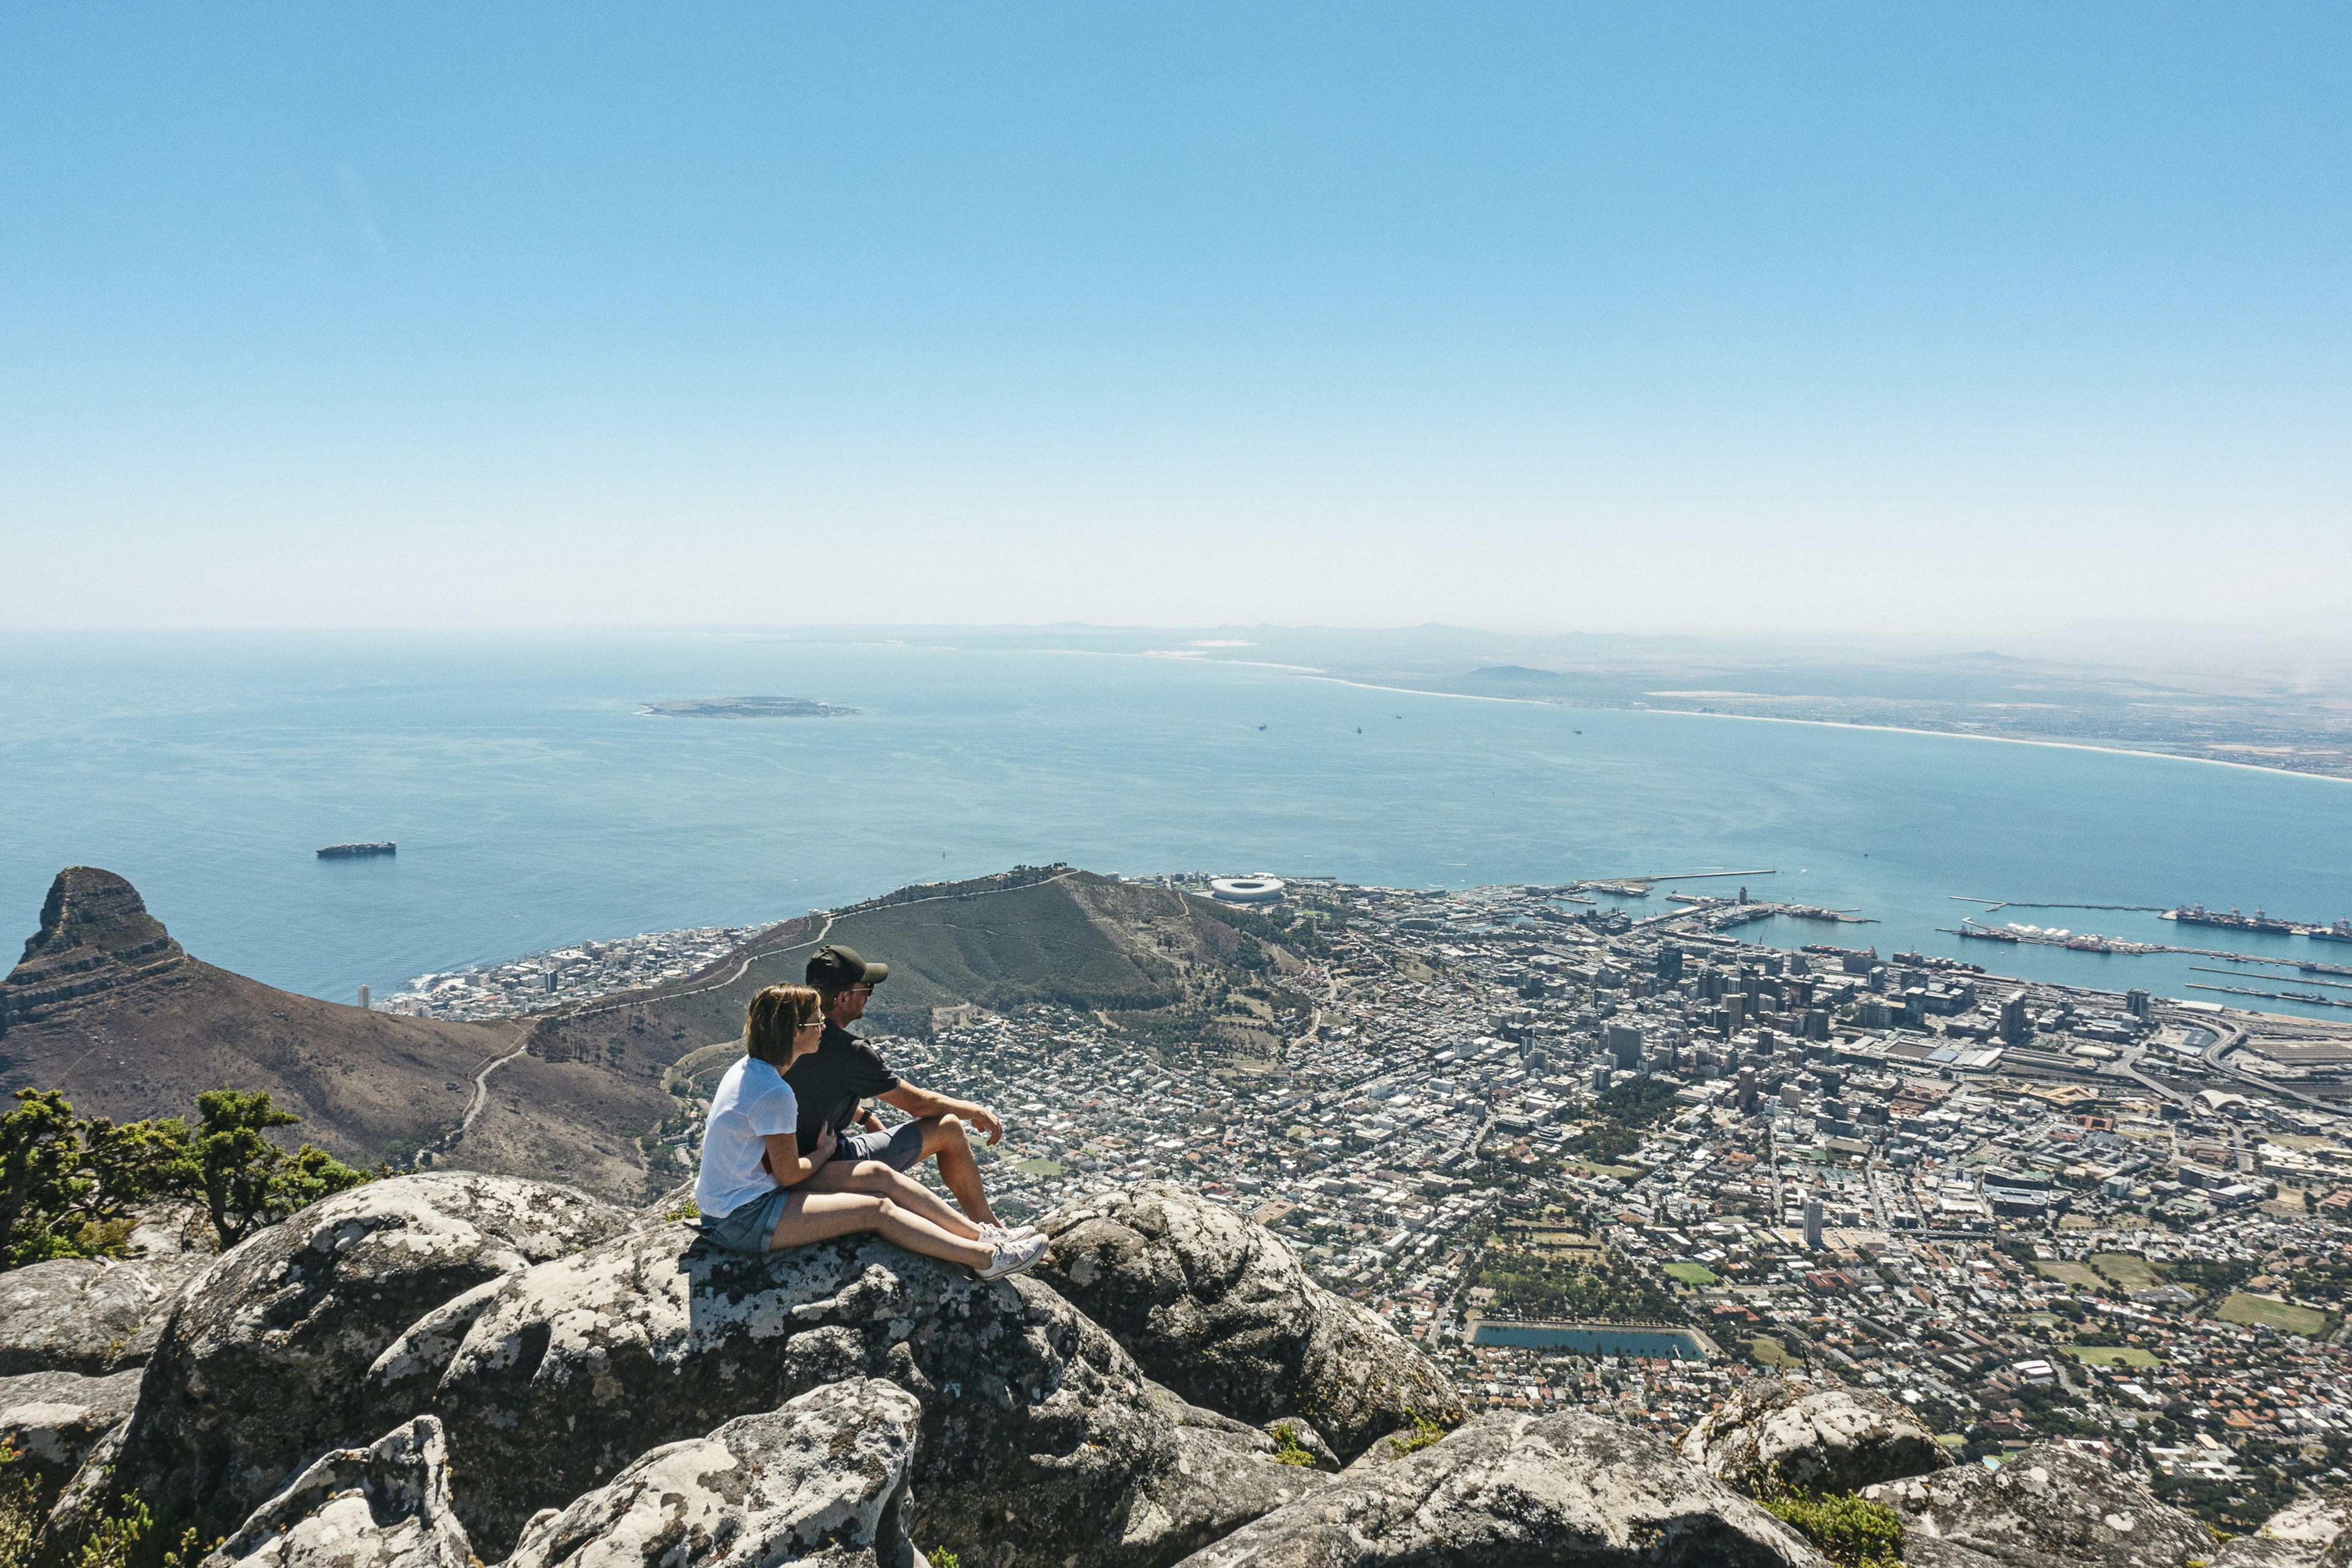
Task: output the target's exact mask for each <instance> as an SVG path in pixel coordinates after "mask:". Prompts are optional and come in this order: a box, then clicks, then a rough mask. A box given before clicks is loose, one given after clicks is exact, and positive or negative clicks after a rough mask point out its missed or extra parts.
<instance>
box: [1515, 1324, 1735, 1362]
mask: <svg viewBox="0 0 2352 1568" xmlns="http://www.w3.org/2000/svg"><path fill="white" fill-rule="evenodd" d="M1470 1342H1471V1343H1472V1344H1474V1345H1510V1346H1513V1347H1515V1348H1517V1349H1519V1350H1539V1351H1569V1352H1573V1353H1575V1354H1577V1355H1590V1356H1604V1355H1613V1356H1646V1357H1652V1358H1654V1359H1657V1360H1662V1361H1705V1360H1706V1350H1707V1347H1706V1343H1705V1342H1704V1341H1703V1340H1702V1339H1701V1337H1700V1336H1699V1335H1697V1334H1696V1333H1691V1332H1688V1331H1684V1330H1681V1329H1621V1328H1616V1327H1613V1326H1612V1325H1610V1324H1608V1323H1480V1324H1479V1325H1478V1327H1477V1330H1476V1331H1475V1332H1474V1333H1473V1334H1472V1335H1471V1336H1470Z"/></svg>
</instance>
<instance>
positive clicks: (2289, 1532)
mask: <svg viewBox="0 0 2352 1568" xmlns="http://www.w3.org/2000/svg"><path fill="white" fill-rule="evenodd" d="M2348 1529H2352V1487H2330V1488H2328V1489H2326V1491H2322V1492H2316V1493H2314V1494H2313V1495H2312V1496H2310V1497H2306V1498H2303V1499H2301V1500H2298V1501H2295V1502H2293V1503H2290V1504H2288V1505H2287V1506H2286V1507H2284V1508H2283V1509H2281V1510H2278V1512H2276V1513H2274V1514H2273V1515H2271V1517H2270V1518H2269V1519H2268V1520H2267V1521H2264V1523H2263V1527H2262V1528H2261V1529H2260V1530H2258V1531H2254V1533H2253V1534H2252V1535H2240V1536H2234V1537H2232V1538H2231V1539H2230V1540H2229V1541H2226V1542H2222V1544H2221V1551H2219V1552H2215V1553H2214V1554H2213V1559H2212V1563H2213V1568H2318V1565H2319V1564H2320V1563H2323V1562H2324V1563H2326V1564H2327V1568H2336V1565H2337V1564H2338V1563H2343V1562H2345V1561H2346V1560H2347V1558H2352V1541H2347V1539H2346V1538H2345V1532H2346V1531H2347V1530H2348Z"/></svg>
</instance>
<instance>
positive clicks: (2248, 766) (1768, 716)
mask: <svg viewBox="0 0 2352 1568" xmlns="http://www.w3.org/2000/svg"><path fill="white" fill-rule="evenodd" d="M1308 679H1313V680H1328V681H1330V682H1331V683H1333V684H1334V685H1337V686H1354V687H1360V688H1361V689H1364V690H1366V691H1393V692H1396V693H1398V694H1399V695H1401V696H1405V697H1450V698H1453V699H1454V700H1458V701H1464V702H1520V703H1525V704H1527V705H1528V707H1531V708H1566V709H1570V710H1576V711H1581V712H1586V713H1661V714H1665V715H1669V716H1671V717H1674V718H1677V719H1737V720H1739V721H1742V722H1745V723H1749V724H1810V725H1811V726H1813V727H1814V728H1816V729H1822V730H1874V731H1878V732H1879V733H1881V734H1886V735H1932V736H1935V737H1937V739H1939V740H1946V741H1990V742H1995V743H1997V744H2000V745H2004V746H2049V747H2052V748H2053V749H2055V750H2058V751H2062V752H2107V753H2109V754H2110V755H2113V756H2118V757H2157V758H2160V759H2162V760H2163V761H2165V762H2168V763H2202V764H2203V765H2205V766H2207V767H2212V768H2242V769H2244V770H2245V771H2246V772H2248V773H2269V774H2271V775H2273V776H2274V777H2281V778H2291V779H2318V780H2320V781H2322V782H2323V783H2326V784H2352V779H2347V778H2346V777H2344V776H2343V775H2342V774H2340V773H2313V772H2311V771H2309V770H2308V769H2304V768H2282V767H2275V766H2273V765H2271V764H2269V763H2236V762H2231V761H2230V760H2229V759H2228V758H2226V757H2193V756H2189V755H2187V754H2186V753H2184V752H2152V751H2149V750H2147V748H2145V747H2141V746H2095V745H2092V744H2091V743H2089V742H2084V741H2046V740H2041V739H2037V738H2035V737H2032V736H2029V735H1981V734H1975V733H1972V732H1970V731H1967V730H1922V729H1919V728H1916V726H1913V725H1907V724H1856V723H1853V722H1851V721H1847V720H1843V719H1790V718H1786V717H1783V716H1781V715H1780V714H1775V713H1717V712H1710V711H1706V710H1702V709H1697V708H1658V707H1654V706H1650V705H1647V704H1645V705H1643V706H1642V707H1639V708H1633V707H1627V706H1622V705H1615V704H1611V705H1605V706H1604V705H1588V704H1583V703H1576V702H1569V701H1564V700H1560V699H1559V698H1554V697H1498V696H1496V695H1495V694H1494V693H1492V692H1488V691H1444V690H1440V689H1437V688H1435V687H1429V686H1383V685H1381V684H1379V683H1377V682H1374V681H1370V680H1350V679H1348V678H1347V677H1346V676H1344V675H1317V676H1310V677H1308Z"/></svg>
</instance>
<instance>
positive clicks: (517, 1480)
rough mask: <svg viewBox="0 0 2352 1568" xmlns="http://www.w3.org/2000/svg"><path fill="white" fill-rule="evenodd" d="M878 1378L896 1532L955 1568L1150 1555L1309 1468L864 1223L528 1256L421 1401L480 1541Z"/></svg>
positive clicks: (1238, 1516) (1118, 1354)
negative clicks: (902, 1528)
mask: <svg viewBox="0 0 2352 1568" xmlns="http://www.w3.org/2000/svg"><path fill="white" fill-rule="evenodd" d="M877 1377H878V1378H882V1379H885V1380H887V1381H888V1382H890V1383H893V1384H897V1385H898V1387H900V1388H902V1389H904V1390H906V1391H907V1392H908V1394H912V1395H914V1397H915V1399H916V1400H917V1402H918V1404H919V1405H920V1407H921V1410H922V1419H921V1436H920V1441H919V1445H918V1449H917V1457H916V1461H915V1474H914V1483H913V1485H914V1498H915V1502H914V1505H913V1518H914V1526H915V1529H916V1531H918V1532H919V1534H920V1535H921V1536H922V1537H923V1538H924V1539H928V1540H932V1541H936V1542H948V1543H951V1544H952V1546H953V1549H954V1550H955V1552H957V1553H958V1555H959V1556H960V1557H961V1560H962V1561H963V1563H965V1564H967V1568H997V1565H1000V1564H1002V1565H1010V1564H1013V1563H1059V1562H1061V1561H1062V1560H1063V1559H1064V1558H1066V1557H1068V1556H1071V1555H1073V1554H1076V1556H1077V1557H1078V1558H1079V1560H1080V1561H1081V1562H1084V1563H1089V1564H1095V1563H1106V1564H1122V1563H1131V1564H1136V1565H1138V1568H1153V1565H1156V1564H1160V1563H1168V1562H1171V1561H1173V1560H1174V1559H1175V1558H1177V1557H1179V1556H1181V1555H1182V1554H1183V1553H1184V1552H1188V1551H1190V1550H1192V1548H1194V1547H1196V1546H1199V1545H1202V1544H1203V1543H1205V1542H1208V1541H1210V1540H1212V1539H1214V1538H1215V1536H1217V1535H1219V1534H1222V1533H1223V1532H1224V1531H1228V1530H1230V1529H1232V1528H1233V1527H1234V1525H1237V1524H1239V1523H1241V1522H1243V1521H1245V1520H1247V1519H1250V1518H1254V1517H1255V1516H1256V1514H1258V1513H1262V1512H1264V1511H1265V1510H1268V1509H1270V1508H1273V1507H1276V1506H1278V1505H1279V1504H1281V1503H1282V1502H1285V1501H1286V1500H1290V1499H1291V1498H1295V1497H1297V1496H1300V1495H1303V1494H1304V1493H1305V1492H1306V1491H1307V1489H1310V1488H1312V1487H1315V1486H1318V1485H1319V1484H1322V1481H1323V1478H1322V1477H1320V1476H1319V1475H1318V1474H1316V1473H1315V1472H1313V1471H1308V1470H1302V1469H1300V1468H1297V1467H1294V1466H1289V1465H1282V1464H1277V1463H1275V1462H1274V1461H1273V1458H1272V1453H1273V1450H1274V1448H1275V1443H1274V1440H1273V1439H1272V1438H1270V1437H1268V1436H1266V1435H1265V1434H1264V1433H1262V1432H1258V1431H1255V1429H1254V1428H1247V1427H1242V1428H1240V1429H1239V1430H1238V1431H1236V1430H1233V1429H1230V1427H1229V1426H1228V1425H1227V1424H1223V1423H1221V1422H1220V1421H1218V1420H1217V1419H1216V1418H1213V1417H1211V1416H1210V1415H1209V1413H1206V1412H1202V1413H1199V1415H1198V1417H1197V1418H1195V1417H1192V1416H1188V1415H1187V1410H1188V1408H1189V1407H1187V1406H1186V1405H1184V1403H1183V1402H1182V1401H1181V1400H1179V1399H1177V1398H1175V1397H1174V1396H1173V1395H1171V1394H1167V1393H1166V1392H1165V1391H1160V1390H1155V1389H1154V1388H1153V1387H1152V1386H1151V1385H1150V1383H1149V1381H1148V1380H1147V1379H1146V1378H1145V1377H1144V1375H1143V1373H1142V1372H1141V1370H1140V1369H1139V1368H1138V1367H1137V1366H1136V1364H1135V1363H1134V1362H1133V1360H1132V1359H1131V1358H1129V1356H1128V1354H1127V1352H1124V1351H1122V1350H1121V1349H1120V1348H1119V1347H1118V1343H1117V1342H1115V1341H1114V1340H1112V1339H1111V1337H1110V1336H1109V1335H1108V1334H1107V1333H1105V1332H1104V1331H1102V1330H1101V1329H1100V1328H1098V1327H1097V1326H1096V1325H1095V1324H1094V1323H1092V1322H1090V1321H1087V1319H1086V1317H1084V1316H1083V1315H1082V1314H1080V1313H1079V1312H1078V1311H1076V1310H1075V1309H1074V1308H1072V1307H1071V1305H1070V1304H1069V1303H1068V1302H1067V1301H1066V1300H1063V1299H1062V1298H1061V1297H1060V1296H1058V1295H1056V1294H1055V1292H1054V1291H1053V1290H1052V1289H1050V1288H1048V1287H1046V1286H1045V1285H1043V1284H1041V1283H1039V1282H1037V1281H1036V1280H1034V1279H1027V1278H1016V1279H1004V1280H998V1281H995V1282H993V1283H989V1282H984V1281H982V1280H980V1279H975V1278H974V1277H973V1276H972V1275H971V1271H970V1270H968V1269H965V1268H959V1267H956V1266H954V1265H950V1264H945V1263H940V1262H937V1261H935V1260H933V1259H930V1258H919V1257H917V1256H915V1255H913V1254H910V1253H908V1252H906V1251H903V1250H901V1249H900V1248H898V1247H895V1246H892V1245H891V1244H889V1243H888V1242H886V1241H883V1240H881V1239H880V1238H879V1237H872V1236H859V1237H844V1238H842V1239H839V1240H836V1241H830V1242H822V1243H818V1244H815V1245H814V1246H809V1247H798V1248H795V1249H793V1250H792V1251H790V1252H787V1253H783V1254H781V1255H777V1256H774V1257H769V1258H755V1257H746V1256H741V1255H737V1254H730V1253H725V1252H720V1251H718V1250H716V1249H713V1248H711V1247H708V1246H706V1245H704V1244H702V1243H701V1242H700V1241H699V1239H698V1236H697V1234H696V1233H695V1232H694V1231H692V1230H690V1229H688V1227H685V1226H667V1227H663V1228H659V1229H654V1230H646V1231H639V1232H635V1233H633V1234H630V1235H625V1236H622V1237H615V1238H614V1239H612V1240H609V1241H606V1242H604V1243H602V1244H600V1245H598V1246H596V1247H591V1248H589V1249H587V1250H586V1251H584V1252H582V1253H580V1254H578V1255H576V1256H573V1257H570V1258H562V1259H559V1260H557V1261H554V1262H551V1263H548V1264H543V1265H541V1266H540V1267H538V1268H532V1269H530V1270H527V1271H525V1272H523V1273H521V1274H518V1275H516V1276H515V1277H513V1278H512V1279H507V1280H504V1281H502V1282H500V1283H499V1286H498V1288H497V1289H495V1290H494V1291H492V1292H491V1293H490V1295H489V1300H488V1301H487V1303H484V1304H483V1305H482V1306H481V1308H480V1310H478V1312H475V1314H474V1315H473V1317H472V1321H471V1322H470V1323H469V1324H468V1326H467V1331H466V1333H465V1335H464V1337H463V1340H462V1342H460V1344H459V1345H458V1347H457V1351H456V1352H455V1353H454V1354H453V1355H451V1356H450V1357H449V1359H448V1363H447V1366H446V1371H445V1372H444V1373H442V1375H441V1377H440V1378H439V1380H438V1383H437V1385H436V1388H435V1391H434V1394H433V1398H432V1408H433V1409H434V1411H435V1412H436V1414H438V1415H440V1416H441V1417H442V1418H443V1420H444V1421H445V1422H446V1425H447V1427H448V1431H449V1442H450V1448H451V1452H452V1455H453V1457H454V1458H455V1461H456V1463H457V1465H458V1467H459V1469H460V1471H461V1473H462V1474H464V1475H465V1477H466V1478H467V1484H466V1486H465V1487H464V1488H463V1489H461V1493H460V1496H459V1500H458V1506H459V1508H460V1510H461V1511H462V1512H463V1513H464V1515H465V1518H466V1521H467V1527H468V1528H469V1529H470V1530H471V1531H472V1532H473V1535H474V1539H475V1541H476V1542H477V1543H478V1545H479V1546H480V1547H481V1548H482V1549H483V1550H484V1551H485V1552H502V1551H504V1550H505V1549H506V1547H507V1545H508V1543H509V1542H512V1541H513V1540H514V1539H515V1538H516V1537H517V1536H518V1535H519V1534H520V1531H521V1530H522V1528H523V1526H524V1524H525V1523H526V1522H527V1521H530V1519H531V1518H532V1516H533V1515H535V1514H536V1513H537V1512H539V1511H540V1510H542V1509H546V1508H562V1507H563V1506H565V1505H567V1504H569V1503H570V1502H571V1501H572V1500H573V1499H574V1498H577V1497H579V1496H580V1495H581V1494H582V1493H583V1492H585V1491H587V1490H589V1489H592V1488H595V1487H599V1486H603V1485H604V1484H605V1483H607V1482H609V1481H610V1480H611V1479H613V1478H614V1476H616V1475H618V1474H619V1473H620V1472H621V1471H622V1470H623V1469H625V1468H626V1467H627V1466H629V1465H630V1464H631V1463H633V1462H634V1461H635V1459H636V1458H638V1456H640V1455H642V1454H644V1453H646V1451H647V1450H648V1449H650V1448H653V1447H657V1446H659V1445H662V1444H666V1443H673V1442H679V1441H684V1440H688V1439H693V1438H698V1437H701V1436H705V1435H706V1434H708V1433H709V1432H710V1431H711V1430H712V1429H713V1428H714V1427H715V1426H719V1424H721V1423H723V1422H725V1421H727V1420H728V1419H730V1418H731V1417H734V1416H737V1415H751V1414H755V1413H759V1412H764V1411H769V1410H772V1409H774V1408H775V1407H776V1406H777V1405H780V1404H782V1402H784V1401H786V1400H788V1399H791V1398H793V1397H794V1396H796V1395H798V1394H803V1393H806V1392H808V1391H810V1390H812V1389H815V1388H818V1387H822V1386H824V1384H832V1383H838V1382H842V1381H845V1380H849V1379H856V1378H877ZM1234 1425H1237V1424H1234ZM1212 1483H1213V1484H1212Z"/></svg>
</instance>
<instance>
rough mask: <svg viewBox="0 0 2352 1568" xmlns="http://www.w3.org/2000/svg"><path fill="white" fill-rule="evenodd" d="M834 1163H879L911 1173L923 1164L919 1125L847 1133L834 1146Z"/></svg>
mask: <svg viewBox="0 0 2352 1568" xmlns="http://www.w3.org/2000/svg"><path fill="white" fill-rule="evenodd" d="M833 1159H834V1160H879V1161H881V1162H882V1163H884V1164H886V1165H887V1166H889V1167H890V1168H891V1169H892V1170H894V1171H911V1170H913V1169H914V1168H915V1167H916V1166H918V1165H919V1164H921V1163H923V1129H922V1124H921V1123H920V1122H916V1121H906V1122H901V1123H900V1124H899V1125H898V1127H897V1128H895V1129H893V1130H892V1131H887V1132H852V1133H849V1134H847V1135H846V1136H845V1137H843V1138H842V1139H841V1140H840V1141H839V1142H836V1143H835V1144H834V1146H833ZM826 1163H828V1164H830V1163H833V1161H827V1162H826Z"/></svg>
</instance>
